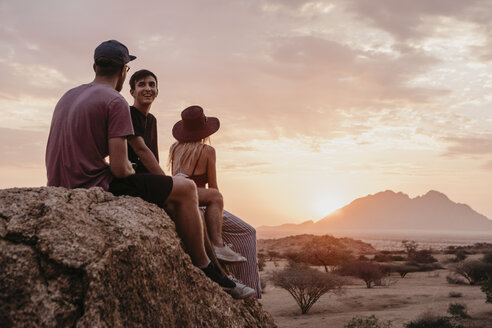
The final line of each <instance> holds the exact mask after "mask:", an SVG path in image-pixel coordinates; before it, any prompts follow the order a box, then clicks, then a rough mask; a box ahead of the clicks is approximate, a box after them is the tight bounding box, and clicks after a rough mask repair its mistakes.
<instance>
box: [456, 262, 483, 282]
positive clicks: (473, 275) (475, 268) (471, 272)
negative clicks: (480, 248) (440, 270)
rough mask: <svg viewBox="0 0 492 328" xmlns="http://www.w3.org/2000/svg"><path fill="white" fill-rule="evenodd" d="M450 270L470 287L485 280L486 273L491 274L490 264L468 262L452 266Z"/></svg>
mask: <svg viewBox="0 0 492 328" xmlns="http://www.w3.org/2000/svg"><path fill="white" fill-rule="evenodd" d="M451 270H452V271H453V272H454V273H456V274H457V275H460V276H462V277H463V278H465V279H466V280H467V281H468V282H469V283H470V285H477V284H480V283H481V282H484V281H485V280H487V273H489V272H492V263H487V262H483V261H480V260H468V261H463V262H460V263H458V264H456V265H454V266H453V267H452V268H451Z"/></svg>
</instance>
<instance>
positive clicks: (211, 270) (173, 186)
mask: <svg viewBox="0 0 492 328" xmlns="http://www.w3.org/2000/svg"><path fill="white" fill-rule="evenodd" d="M135 58H136V57H135V56H131V55H130V54H129V52H128V48H127V47H126V46H125V45H123V44H122V43H120V42H118V41H116V40H109V41H105V42H103V43H101V44H100V45H99V46H98V47H97V48H96V49H95V51H94V64H93V69H94V72H95V78H94V80H93V81H92V82H91V83H87V84H83V85H80V86H78V87H75V88H73V89H71V90H69V91H67V92H66V93H65V94H64V95H63V97H62V98H61V99H60V100H59V101H58V103H57V105H56V107H55V110H54V112H53V118H52V121H51V127H50V133H49V137H48V143H47V146H46V171H47V178H48V182H47V184H48V186H57V187H65V188H91V187H96V186H97V187H101V188H103V189H104V190H106V191H109V192H111V193H113V194H115V195H117V196H118V195H130V196H136V197H140V198H142V199H144V200H146V201H149V202H152V203H154V204H156V205H158V206H160V207H165V206H166V205H167V204H173V206H174V208H175V209H176V216H175V217H174V218H173V219H174V222H175V224H176V230H177V233H178V235H179V237H180V238H181V240H182V241H183V244H184V245H185V248H186V250H187V252H188V254H189V255H190V257H191V260H192V262H193V264H194V265H195V266H197V267H199V268H201V269H202V271H203V272H204V273H205V274H206V275H207V276H208V277H209V278H210V279H212V280H213V281H215V282H216V283H218V284H219V285H220V286H221V287H222V288H223V289H224V290H225V291H227V292H229V293H230V294H231V295H232V296H233V297H235V298H244V296H245V295H246V296H247V294H246V293H245V291H247V292H248V294H252V293H251V292H250V291H248V290H247V289H246V288H248V287H246V286H244V285H242V284H238V283H235V282H234V281H232V280H231V279H229V278H228V277H227V276H226V275H225V274H224V273H223V272H222V271H221V270H219V268H218V263H214V262H216V260H214V259H213V251H212V252H210V251H208V250H207V249H206V245H205V237H204V228H203V222H202V218H201V213H200V211H199V209H198V195H197V191H196V186H195V184H194V183H193V182H191V181H189V180H188V179H184V178H180V177H170V176H165V175H155V174H149V173H144V174H142V173H135V171H134V169H133V168H132V165H131V163H130V161H129V160H128V155H127V137H129V136H132V135H133V134H134V130H133V127H132V121H131V116H130V109H129V106H128V103H127V102H126V100H125V99H124V98H123V97H122V96H121V94H120V93H119V92H120V91H121V88H122V86H123V83H124V81H125V78H126V73H127V71H128V70H129V69H130V67H129V66H128V63H129V62H130V61H131V60H134V59H135ZM106 156H109V164H108V163H107V162H106V160H105V158H106ZM253 293H254V291H253Z"/></svg>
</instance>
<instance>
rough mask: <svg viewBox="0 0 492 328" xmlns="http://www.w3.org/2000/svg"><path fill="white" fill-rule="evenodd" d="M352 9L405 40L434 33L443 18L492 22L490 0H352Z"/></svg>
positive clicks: (349, 6) (368, 20)
mask: <svg viewBox="0 0 492 328" xmlns="http://www.w3.org/2000/svg"><path fill="white" fill-rule="evenodd" d="M348 9H349V10H350V11H353V12H354V13H355V14H356V15H357V16H358V17H359V18H361V19H364V20H366V21H367V22H368V23H370V24H371V25H373V26H375V27H377V28H379V29H382V30H384V31H386V32H388V33H390V34H391V35H393V36H394V37H395V38H396V39H398V40H401V41H403V40H408V39H422V38H426V37H430V36H432V35H433V34H434V33H435V32H436V22H437V21H438V19H439V18H440V17H453V18H457V19H459V20H463V21H470V22H474V23H476V24H484V23H489V22H490V15H491V4H490V2H489V1H486V0H470V1H461V0H434V1H426V0H415V1H392V0H375V1H359V0H350V1H349V5H348ZM427 18H429V20H427ZM429 21H430V23H428V22H429Z"/></svg>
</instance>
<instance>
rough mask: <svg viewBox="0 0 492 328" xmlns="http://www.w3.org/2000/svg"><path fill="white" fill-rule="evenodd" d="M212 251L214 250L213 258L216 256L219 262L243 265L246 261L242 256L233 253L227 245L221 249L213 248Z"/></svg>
mask: <svg viewBox="0 0 492 328" xmlns="http://www.w3.org/2000/svg"><path fill="white" fill-rule="evenodd" d="M214 250H215V256H217V259H219V260H220V261H223V262H227V263H244V262H246V261H247V259H246V258H245V257H244V256H242V255H241V254H238V253H236V252H234V251H233V250H232V249H231V248H230V247H229V246H227V245H225V246H222V247H217V246H214Z"/></svg>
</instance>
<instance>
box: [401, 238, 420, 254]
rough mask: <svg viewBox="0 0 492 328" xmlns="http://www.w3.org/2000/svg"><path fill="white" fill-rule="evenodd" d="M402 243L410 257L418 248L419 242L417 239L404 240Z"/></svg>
mask: <svg viewBox="0 0 492 328" xmlns="http://www.w3.org/2000/svg"><path fill="white" fill-rule="evenodd" d="M401 244H402V246H403V248H404V249H405V252H406V253H407V256H408V258H410V257H411V256H412V254H413V253H414V252H415V251H416V250H417V247H418V244H417V242H416V241H415V240H402V242H401Z"/></svg>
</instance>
